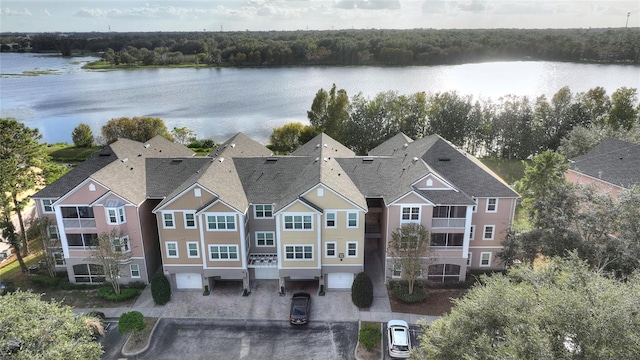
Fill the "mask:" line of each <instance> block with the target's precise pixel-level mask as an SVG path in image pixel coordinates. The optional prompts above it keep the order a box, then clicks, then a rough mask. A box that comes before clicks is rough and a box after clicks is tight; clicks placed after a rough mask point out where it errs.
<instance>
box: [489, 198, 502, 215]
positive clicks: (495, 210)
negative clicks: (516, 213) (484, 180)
mask: <svg viewBox="0 0 640 360" xmlns="http://www.w3.org/2000/svg"><path fill="white" fill-rule="evenodd" d="M491 199H496V207H495V209H494V210H489V200H491ZM499 201H500V199H498V198H487V204H486V206H485V212H486V213H488V214H495V213H497V212H498V202H499Z"/></svg>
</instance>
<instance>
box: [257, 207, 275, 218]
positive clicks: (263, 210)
mask: <svg viewBox="0 0 640 360" xmlns="http://www.w3.org/2000/svg"><path fill="white" fill-rule="evenodd" d="M258 205H259V206H263V208H262V212H263V213H264V212H265V209H264V206H269V207H271V216H258V209H257V206H258ZM253 218H254V219H273V204H255V205H253Z"/></svg>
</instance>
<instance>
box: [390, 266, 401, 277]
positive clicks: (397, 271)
mask: <svg viewBox="0 0 640 360" xmlns="http://www.w3.org/2000/svg"><path fill="white" fill-rule="evenodd" d="M391 277H393V278H400V277H402V264H400V263H394V264H393V271H392V272H391Z"/></svg>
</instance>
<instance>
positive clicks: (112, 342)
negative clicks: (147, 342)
mask: <svg viewBox="0 0 640 360" xmlns="http://www.w3.org/2000/svg"><path fill="white" fill-rule="evenodd" d="M98 341H99V342H100V345H102V348H103V349H104V354H102V356H101V357H100V358H101V359H102V360H116V359H120V358H122V353H121V351H122V347H123V346H124V343H125V341H127V335H122V334H120V333H119V332H118V322H117V321H115V322H111V325H109V329H108V330H107V331H106V332H105V334H104V336H102V337H101V338H100V339H99V340H98Z"/></svg>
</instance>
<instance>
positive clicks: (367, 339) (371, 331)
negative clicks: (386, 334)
mask: <svg viewBox="0 0 640 360" xmlns="http://www.w3.org/2000/svg"><path fill="white" fill-rule="evenodd" d="M381 337H382V333H381V332H380V326H375V325H370V324H367V325H362V328H360V335H359V336H358V339H359V340H360V344H362V345H363V346H364V347H365V348H366V349H367V350H371V349H373V348H374V347H376V346H377V345H378V344H379V343H380V338H381Z"/></svg>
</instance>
